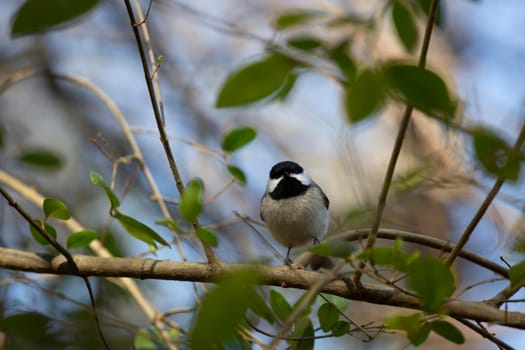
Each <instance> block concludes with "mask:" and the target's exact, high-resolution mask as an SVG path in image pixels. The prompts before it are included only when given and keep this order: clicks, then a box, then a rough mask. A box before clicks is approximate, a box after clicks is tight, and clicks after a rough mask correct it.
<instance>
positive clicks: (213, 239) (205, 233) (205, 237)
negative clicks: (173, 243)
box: [195, 227, 219, 247]
mask: <svg viewBox="0 0 525 350" xmlns="http://www.w3.org/2000/svg"><path fill="white" fill-rule="evenodd" d="M195 234H196V235H197V237H199V238H200V240H201V241H203V242H204V243H206V244H207V245H209V246H212V247H216V246H217V245H218V244H219V242H218V241H217V236H216V235H215V234H214V233H213V232H211V231H210V230H207V229H205V228H202V227H199V228H198V229H197V231H195Z"/></svg>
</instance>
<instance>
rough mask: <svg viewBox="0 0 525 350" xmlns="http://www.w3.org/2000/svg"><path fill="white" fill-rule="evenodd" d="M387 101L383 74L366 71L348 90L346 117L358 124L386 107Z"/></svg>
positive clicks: (358, 76) (371, 70) (359, 75)
mask: <svg viewBox="0 0 525 350" xmlns="http://www.w3.org/2000/svg"><path fill="white" fill-rule="evenodd" d="M385 99H386V94H385V90H384V83H383V78H382V76H381V73H379V72H378V71H376V70H373V69H365V70H363V71H361V72H360V73H359V74H358V75H357V77H356V78H355V81H354V82H353V83H352V84H350V85H349V86H348V88H347V89H346V98H345V102H346V104H345V106H346V115H347V117H348V119H349V120H350V122H352V123H357V122H359V121H361V120H363V119H365V118H367V117H369V116H371V115H372V114H373V113H374V112H377V111H378V110H379V109H380V108H381V107H382V106H383V105H384V103H385Z"/></svg>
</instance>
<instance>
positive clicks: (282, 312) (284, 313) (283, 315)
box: [270, 289, 292, 321]
mask: <svg viewBox="0 0 525 350" xmlns="http://www.w3.org/2000/svg"><path fill="white" fill-rule="evenodd" d="M270 306H271V307H272V310H273V312H275V314H276V315H277V317H278V318H279V319H280V320H281V321H286V319H287V318H288V315H289V314H290V312H291V311H292V307H291V306H290V304H289V303H288V301H286V298H285V297H284V296H283V295H282V294H281V293H279V292H278V291H276V290H275V289H272V290H270Z"/></svg>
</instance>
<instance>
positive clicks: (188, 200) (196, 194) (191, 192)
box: [180, 179, 204, 222]
mask: <svg viewBox="0 0 525 350" xmlns="http://www.w3.org/2000/svg"><path fill="white" fill-rule="evenodd" d="M203 192H204V183H203V182H202V180H201V179H193V180H191V181H190V182H189V183H188V185H187V186H186V188H185V189H184V192H183V193H182V196H181V199H180V212H181V214H182V216H183V217H184V219H185V220H186V221H188V222H193V221H195V220H196V219H197V217H198V216H199V215H200V213H201V212H202V193H203Z"/></svg>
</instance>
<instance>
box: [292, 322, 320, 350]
mask: <svg viewBox="0 0 525 350" xmlns="http://www.w3.org/2000/svg"><path fill="white" fill-rule="evenodd" d="M295 327H296V331H295V332H294V334H293V335H294V336H296V337H298V338H301V340H299V341H289V342H288V344H290V345H291V349H292V350H313V349H314V343H315V340H314V339H313V337H314V336H315V333H314V325H313V323H312V320H310V319H309V318H306V319H300V320H297V321H296V322H295Z"/></svg>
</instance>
